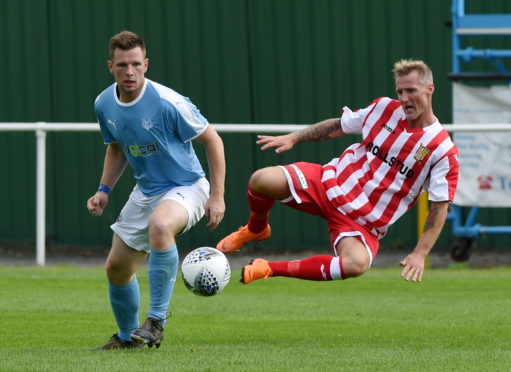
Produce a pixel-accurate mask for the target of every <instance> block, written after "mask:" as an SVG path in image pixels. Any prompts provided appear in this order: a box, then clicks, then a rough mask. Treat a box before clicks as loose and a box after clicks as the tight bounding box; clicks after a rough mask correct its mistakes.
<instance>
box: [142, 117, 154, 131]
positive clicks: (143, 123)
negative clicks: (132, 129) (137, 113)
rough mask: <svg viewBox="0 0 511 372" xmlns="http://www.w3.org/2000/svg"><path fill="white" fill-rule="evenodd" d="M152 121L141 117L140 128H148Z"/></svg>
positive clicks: (151, 125)
mask: <svg viewBox="0 0 511 372" xmlns="http://www.w3.org/2000/svg"><path fill="white" fill-rule="evenodd" d="M153 125H154V124H153V122H152V121H151V120H149V119H142V128H144V129H146V130H149V129H151V128H152V127H153Z"/></svg>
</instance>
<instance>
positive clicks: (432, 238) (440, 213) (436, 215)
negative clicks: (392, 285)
mask: <svg viewBox="0 0 511 372" xmlns="http://www.w3.org/2000/svg"><path fill="white" fill-rule="evenodd" d="M448 209H449V202H447V201H445V202H431V207H430V208H429V214H428V218H427V219H426V223H425V224H424V232H423V234H422V236H421V237H420V239H419V241H418V242H417V246H416V247H415V249H414V250H413V252H412V253H410V254H409V255H408V256H406V257H405V258H404V259H403V260H401V262H400V264H401V266H403V270H402V271H401V277H403V278H404V279H405V280H411V281H412V282H420V281H422V275H423V274H424V262H425V260H426V257H427V256H428V254H429V252H430V251H431V248H433V245H434V244H435V242H436V241H437V239H438V237H439V236H440V232H441V231H442V228H443V226H444V224H445V219H446V218H447V211H448Z"/></svg>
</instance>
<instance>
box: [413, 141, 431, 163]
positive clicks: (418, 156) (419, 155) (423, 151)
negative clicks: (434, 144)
mask: <svg viewBox="0 0 511 372" xmlns="http://www.w3.org/2000/svg"><path fill="white" fill-rule="evenodd" d="M430 153H431V150H430V149H428V148H427V147H426V146H424V145H423V144H422V143H421V145H420V146H419V148H418V149H417V151H416V152H415V155H414V156H413V158H414V159H415V160H417V161H418V162H421V161H422V160H424V158H425V157H426V156H428V155H429V154H430Z"/></svg>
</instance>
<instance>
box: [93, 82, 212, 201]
mask: <svg viewBox="0 0 511 372" xmlns="http://www.w3.org/2000/svg"><path fill="white" fill-rule="evenodd" d="M116 88H117V84H116V83H114V84H112V85H111V86H109V87H108V88H107V89H105V90H104V91H103V92H102V93H101V94H100V95H99V96H98V97H97V98H96V102H95V104H94V110H95V112H96V117H97V118H98V122H99V125H100V127H101V133H102V134H103V139H104V141H105V143H106V144H109V143H117V144H118V145H119V146H120V147H121V148H122V149H123V152H124V155H125V156H126V159H128V162H129V164H130V166H131V168H132V170H133V175H134V176H135V179H136V180H137V184H138V186H139V188H140V190H141V191H142V192H143V193H144V194H145V195H146V196H153V195H157V194H160V193H162V192H164V191H167V190H170V189H171V188H174V187H176V186H187V185H191V184H193V183H195V182H196V181H197V180H198V179H199V178H201V177H204V170H203V169H202V166H201V164H200V162H199V159H198V158H197V155H196V154H195V151H194V149H193V146H192V142H191V140H192V139H194V138H195V137H197V136H199V135H201V134H202V133H203V132H204V131H205V130H206V128H207V126H208V125H209V124H208V121H207V120H206V119H205V118H204V117H203V116H202V115H201V114H200V112H199V110H198V109H197V108H196V107H195V106H194V104H193V103H192V102H191V101H190V100H189V99H188V98H187V97H184V96H182V95H181V94H179V93H177V92H175V91H173V90H172V89H170V88H167V87H165V86H163V85H161V84H158V83H155V82H153V81H151V80H149V79H146V80H145V84H144V87H143V89H142V91H141V93H140V95H139V96H138V97H137V99H135V100H134V101H132V102H129V103H123V102H121V101H119V99H118V97H117V94H116Z"/></svg>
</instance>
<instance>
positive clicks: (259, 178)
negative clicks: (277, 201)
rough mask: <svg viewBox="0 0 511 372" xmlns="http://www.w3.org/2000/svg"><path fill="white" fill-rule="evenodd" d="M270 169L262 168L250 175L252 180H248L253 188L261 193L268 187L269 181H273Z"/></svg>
mask: <svg viewBox="0 0 511 372" xmlns="http://www.w3.org/2000/svg"><path fill="white" fill-rule="evenodd" d="M269 169H270V168H262V169H258V170H256V171H255V172H254V173H252V176H250V180H249V181H248V185H249V187H250V189H251V190H253V191H257V192H259V193H260V192H262V191H263V190H264V189H266V188H267V187H268V185H269V181H271V179H270V177H269V175H268V173H269Z"/></svg>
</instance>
